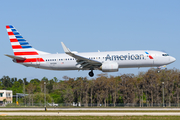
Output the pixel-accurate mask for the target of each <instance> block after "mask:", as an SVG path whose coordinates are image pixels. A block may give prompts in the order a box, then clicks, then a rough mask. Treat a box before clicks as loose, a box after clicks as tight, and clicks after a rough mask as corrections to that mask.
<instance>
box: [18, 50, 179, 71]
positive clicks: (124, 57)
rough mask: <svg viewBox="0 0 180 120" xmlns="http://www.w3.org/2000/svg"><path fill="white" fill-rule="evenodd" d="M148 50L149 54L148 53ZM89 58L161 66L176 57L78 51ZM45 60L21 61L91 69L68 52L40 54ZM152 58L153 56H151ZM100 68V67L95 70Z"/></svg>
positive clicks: (45, 66) (124, 65)
mask: <svg viewBox="0 0 180 120" xmlns="http://www.w3.org/2000/svg"><path fill="white" fill-rule="evenodd" d="M146 52H148V54H146ZM76 55H79V56H83V57H85V58H88V59H92V60H96V61H99V62H101V63H104V62H117V63H118V68H133V67H138V68H139V67H159V66H163V65H167V64H170V63H172V62H174V61H175V60H176V59H175V58H174V57H172V56H168V54H166V53H164V52H160V51H144V50H138V51H113V52H88V53H76ZM39 56H40V57H41V58H43V60H44V62H38V61H37V62H28V63H20V64H23V65H25V66H27V67H36V68H42V69H48V70H89V68H88V67H87V68H80V67H79V66H78V65H77V62H76V59H75V58H73V57H71V56H69V55H67V54H45V55H39ZM150 56H151V57H152V58H151V57H150ZM97 69H98V70H100V68H99V67H97V68H94V70H97Z"/></svg>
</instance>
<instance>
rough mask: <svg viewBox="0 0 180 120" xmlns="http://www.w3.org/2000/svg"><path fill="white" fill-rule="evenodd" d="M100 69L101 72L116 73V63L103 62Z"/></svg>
mask: <svg viewBox="0 0 180 120" xmlns="http://www.w3.org/2000/svg"><path fill="white" fill-rule="evenodd" d="M100 69H101V70H102V71H103V72H117V71H118V63H117V62H111V61H108V62H104V63H103V64H102V66H101V67H100Z"/></svg>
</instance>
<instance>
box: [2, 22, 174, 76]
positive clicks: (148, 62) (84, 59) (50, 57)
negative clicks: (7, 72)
mask: <svg viewBox="0 0 180 120" xmlns="http://www.w3.org/2000/svg"><path fill="white" fill-rule="evenodd" d="M6 29H7V32H8V36H9V39H10V42H11V45H12V49H13V52H14V55H8V54H5V56H7V57H10V58H12V60H13V62H15V63H19V64H22V65H24V66H26V67H35V68H41V69H47V70H61V71H62V70H90V72H89V76H90V77H93V76H94V73H93V70H101V71H102V72H117V71H118V70H119V68H140V67H158V68H159V67H161V66H164V65H168V64H170V63H173V62H175V61H176V59H175V58H174V57H172V56H169V54H167V53H165V52H161V51H154V50H134V51H133V50H132V51H109V52H100V51H98V52H84V53H78V52H76V51H70V49H69V48H67V47H66V46H65V44H64V43H63V42H61V44H62V47H63V49H64V52H65V53H63V54H51V53H47V52H43V51H39V50H36V49H35V48H33V47H32V46H31V45H30V44H29V42H28V41H27V40H25V39H24V38H23V37H22V35H21V34H20V33H19V32H18V31H17V30H16V29H15V27H14V26H12V25H7V26H6Z"/></svg>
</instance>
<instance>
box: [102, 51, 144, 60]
mask: <svg viewBox="0 0 180 120" xmlns="http://www.w3.org/2000/svg"><path fill="white" fill-rule="evenodd" d="M142 59H144V55H143V54H130V53H128V54H127V55H111V56H110V55H109V54H107V56H106V57H105V60H106V61H107V60H110V61H112V60H142Z"/></svg>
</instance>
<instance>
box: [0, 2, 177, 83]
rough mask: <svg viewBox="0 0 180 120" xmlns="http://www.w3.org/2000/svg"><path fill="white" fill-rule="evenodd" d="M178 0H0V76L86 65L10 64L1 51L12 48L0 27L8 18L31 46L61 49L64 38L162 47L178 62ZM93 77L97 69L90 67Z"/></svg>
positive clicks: (86, 48)
mask: <svg viewBox="0 0 180 120" xmlns="http://www.w3.org/2000/svg"><path fill="white" fill-rule="evenodd" d="M179 13H180V1H179V0H173V1H169V0H158V1H155V0H154V1H150V0H149V1H147V0H146V1H145V0H124V1H122V0H111V1H110V0H94V1H92V0H76V1H75V0H69V1H67V0H66V1H65V0H53V1H50V0H31V1H26V0H18V1H14V0H2V1H1V4H0V35H1V37H0V38H1V39H0V40H1V42H2V43H1V47H0V58H1V62H0V77H2V76H4V75H8V76H10V77H17V78H25V77H26V78H28V80H30V79H33V78H38V79H41V78H43V77H44V76H45V77H47V78H49V79H51V78H53V77H57V78H58V79H62V77H63V76H65V75H66V76H69V77H75V78H76V77H86V76H88V72H89V71H79V72H78V71H50V70H42V69H35V68H27V67H24V66H22V65H19V64H15V63H13V62H12V60H11V59H10V58H8V57H6V56H4V54H13V51H12V49H11V45H10V41H9V38H8V35H7V31H6V29H5V26H6V25H9V24H12V25H13V26H14V27H15V28H16V29H17V30H18V31H19V32H20V33H21V34H22V36H23V37H24V38H25V39H26V40H28V41H29V43H30V44H31V45H32V46H33V47H34V48H36V49H38V50H41V51H45V52H50V53H57V52H58V53H63V52H64V51H63V49H62V46H61V44H60V42H61V41H63V42H64V43H65V44H66V46H67V47H69V48H70V50H72V51H78V52H95V51H98V50H100V51H121V50H159V51H162V50H163V51H166V52H167V53H169V54H170V55H171V56H173V57H175V58H176V59H177V60H176V62H175V63H172V64H170V65H168V66H167V68H168V69H172V68H177V69H180V66H179V62H180V61H179V59H180V57H179V51H180V47H179V44H180V42H179V40H180V15H179ZM148 69H149V68H140V69H138V68H124V69H119V72H115V73H108V75H120V74H124V73H134V74H135V75H137V74H138V73H139V72H141V71H144V72H145V71H147V70H148ZM94 73H95V77H96V75H97V74H100V73H102V72H101V71H94Z"/></svg>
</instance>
